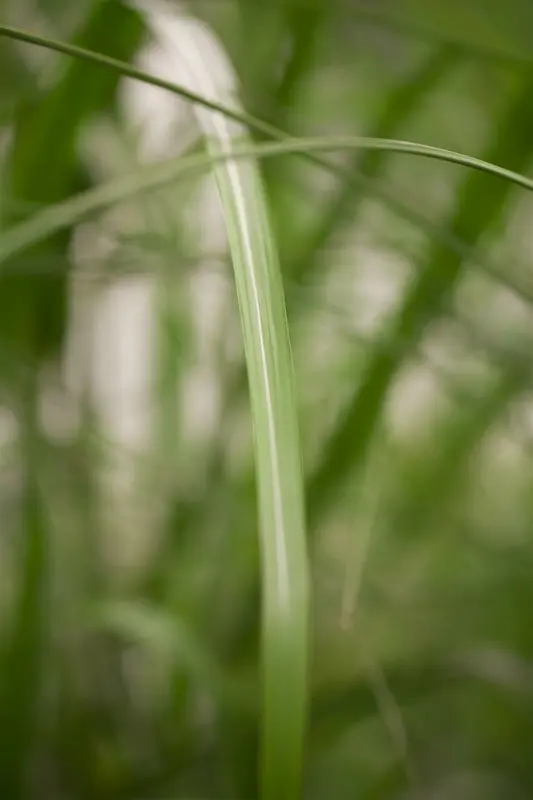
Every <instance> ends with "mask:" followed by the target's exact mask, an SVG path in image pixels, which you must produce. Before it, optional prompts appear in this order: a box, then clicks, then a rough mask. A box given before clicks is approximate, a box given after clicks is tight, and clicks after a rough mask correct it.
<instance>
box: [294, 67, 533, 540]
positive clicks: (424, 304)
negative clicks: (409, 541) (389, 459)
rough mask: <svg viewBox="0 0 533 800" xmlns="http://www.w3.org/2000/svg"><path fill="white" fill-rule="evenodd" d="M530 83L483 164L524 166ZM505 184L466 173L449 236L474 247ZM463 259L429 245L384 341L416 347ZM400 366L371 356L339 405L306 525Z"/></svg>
mask: <svg viewBox="0 0 533 800" xmlns="http://www.w3.org/2000/svg"><path fill="white" fill-rule="evenodd" d="M532 91H533V83H532V81H531V79H530V78H528V79H527V80H525V81H523V82H522V85H521V86H520V90H519V91H518V92H517V96H516V97H515V98H513V101H512V102H511V104H510V107H509V109H508V111H507V114H506V118H505V119H503V120H502V121H501V122H500V125H499V126H498V129H497V131H496V132H495V135H494V137H493V141H491V142H490V143H489V145H488V147H487V151H486V154H485V160H486V161H489V162H496V163H504V164H509V166H510V167H512V168H516V169H517V170H521V169H526V168H527V167H528V166H529V163H530V160H531V155H532V152H533V143H532V141H531V136H530V128H531V123H532V122H533V120H532V117H531V102H530V99H531V93H532ZM509 191H510V184H507V183H500V184H498V186H496V185H489V184H488V183H487V178H486V176H484V175H482V174H481V173H480V174H477V175H472V176H468V178H467V179H466V180H465V182H464V183H463V186H462V187H461V189H460V194H459V198H458V202H457V206H456V209H455V211H454V213H453V218H452V219H451V220H450V229H451V230H452V231H453V233H454V235H456V236H458V237H459V238H461V239H463V240H465V241H467V242H468V243H469V245H470V246H471V247H474V246H475V245H476V244H477V243H478V241H479V240H480V238H481V236H482V235H483V234H484V233H485V232H486V231H487V230H488V229H489V228H490V227H491V225H492V224H493V223H494V222H495V221H496V220H497V219H498V216H499V215H500V214H501V212H502V210H503V208H504V206H505V203H506V201H507V200H508V197H509ZM462 266H463V259H462V258H460V257H458V256H457V255H455V254H453V253H450V251H449V250H448V249H447V248H445V247H443V246H442V245H441V244H440V243H437V242H435V243H434V244H433V246H432V249H431V252H430V254H429V256H428V258H427V266H426V267H425V268H424V269H423V270H422V271H421V272H420V273H419V275H418V277H417V278H416V279H415V280H414V282H413V283H412V286H411V287H410V288H409V289H408V291H407V295H406V297H405V299H404V302H403V304H402V307H401V309H400V311H399V313H398V315H397V318H396V320H395V321H394V323H393V325H392V328H391V332H390V334H389V340H390V341H391V342H392V343H393V342H395V341H403V340H405V339H408V340H410V341H412V342H413V345H414V344H415V343H416V341H417V339H418V338H419V336H420V335H421V334H422V331H423V329H424V327H425V326H426V325H427V324H428V323H429V322H430V321H431V320H432V319H433V318H434V317H435V316H436V315H438V314H439V313H440V308H441V307H442V305H443V303H445V302H446V300H447V299H448V298H449V297H450V295H451V293H452V292H453V290H454V289H455V287H456V285H457V283H458V281H459V278H460V277H461V274H462ZM402 363H403V356H401V355H399V354H397V353H396V354H395V353H394V352H393V351H392V350H390V349H388V348H386V349H384V350H381V351H380V352H378V353H376V354H375V355H374V356H373V357H371V359H370V361H369V364H368V365H367V367H366V369H365V371H364V374H363V377H362V381H361V384H360V387H359V388H358V389H357V390H356V391H355V393H354V395H353V398H352V400H351V401H350V402H349V403H348V404H347V406H346V410H345V412H344V414H343V415H342V416H341V419H340V421H339V423H338V424H337V426H336V428H335V430H334V432H333V434H332V436H331V438H330V439H329V441H328V443H327V445H326V448H325V450H324V453H323V456H322V459H321V462H320V464H319V465H318V467H317V468H316V470H315V472H314V474H313V475H312V476H311V479H310V482H309V486H308V491H309V498H310V508H309V513H310V524H311V526H312V527H315V526H316V525H317V524H318V522H319V520H320V519H321V517H322V515H323V514H324V513H325V511H326V510H327V509H328V507H330V505H331V503H332V502H333V500H334V498H335V497H336V496H337V493H338V491H339V490H340V488H341V487H342V486H343V485H345V483H346V481H347V480H348V478H349V477H350V475H353V468H354V467H357V466H358V465H360V464H361V463H362V462H363V459H364V457H365V455H366V452H367V449H368V447H369V445H370V443H371V441H372V439H373V436H374V432H375V431H376V429H377V426H378V423H379V420H380V417H381V412H382V408H383V403H384V400H385V398H386V396H387V394H388V390H389V387H390V385H391V383H392V381H393V379H394V377H395V375H396V374H397V372H398V370H399V368H400V367H401V365H402Z"/></svg>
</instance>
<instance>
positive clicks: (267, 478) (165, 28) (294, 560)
mask: <svg viewBox="0 0 533 800" xmlns="http://www.w3.org/2000/svg"><path fill="white" fill-rule="evenodd" d="M141 8H143V6H141ZM146 8H147V11H146V18H147V23H148V26H149V27H150V28H151V29H152V31H153V34H154V38H155V40H156V41H157V42H158V44H159V45H160V46H161V47H162V48H163V50H165V49H166V50H167V52H168V53H169V54H171V55H172V56H173V57H174V58H177V59H179V60H178V63H179V64H180V66H181V68H182V71H183V73H184V74H185V75H187V76H188V79H189V81H190V83H191V84H192V86H193V87H194V88H195V89H198V90H200V91H201V93H202V94H203V95H205V96H207V97H214V98H215V99H217V100H218V98H219V97H220V96H222V97H224V94H226V91H227V90H225V89H224V88H221V85H220V83H219V81H218V80H217V77H216V76H214V75H213V74H212V72H210V71H209V68H208V66H207V62H208V60H209V57H211V58H212V57H213V51H215V53H216V55H217V60H218V62H219V63H218V69H220V70H224V72H225V73H226V79H227V77H228V75H229V76H232V70H231V67H230V65H229V64H227V63H224V62H225V54H224V53H223V51H222V50H221V48H220V46H219V45H218V43H217V42H216V40H215V39H214V38H213V37H211V36H210V35H209V34H208V33H207V31H206V30H202V29H200V28H198V27H196V28H195V27H191V26H190V25H188V26H184V29H183V30H182V28H181V27H180V26H181V25H182V23H181V22H180V21H179V18H176V17H174V16H173V15H171V14H167V13H165V9H164V7H161V8H159V7H157V6H155V5H154V4H152V3H151V4H150V6H146ZM148 8H149V9H150V11H148ZM154 10H155V12H156V13H155V14H153V16H152V12H153V11H154ZM185 37H188V38H187V39H186V38H185ZM212 69H213V67H212ZM198 123H199V125H200V127H201V128H202V131H203V133H204V135H205V137H206V144H207V148H208V150H209V151H210V152H211V153H212V154H213V155H218V154H220V153H222V154H224V155H226V156H229V157H230V158H229V159H227V160H226V161H223V162H219V163H216V164H215V165H214V167H213V169H214V174H215V178H216V182H217V187H218V192H219V196H220V199H221V202H222V208H223V213H224V218H225V223H226V228H227V233H228V239H229V245H230V252H231V256H232V260H233V266H234V276H235V283H236V288H237V298H238V304H239V309H240V314H241V324H242V331H243V337H244V347H245V354H246V363H247V368H248V375H249V386H250V397H251V407H252V419H253V426H254V441H255V458H256V470H257V483H258V493H259V516H260V520H259V522H260V539H261V552H262V589H263V608H262V612H263V620H262V633H263V642H262V647H263V658H262V685H263V709H262V723H261V728H262V742H261V785H262V788H261V794H262V797H263V798H264V800H274V799H275V800H291V798H293V799H294V800H296V798H297V797H299V796H300V791H301V773H302V759H303V742H304V731H305V724H306V705H307V661H308V575H307V554H306V542H305V539H306V536H305V519H304V505H305V504H304V496H303V476H302V465H301V456H300V446H299V434H298V423H297V413H296V402H295V397H294V376H293V369H292V358H291V352H290V344H289V334H288V325H287V320H286V316H285V305H284V297H283V285H282V280H281V274H280V269H279V265H278V263H277V254H276V249H275V243H274V241H273V237H272V233H271V231H270V223H269V220H268V212H267V208H266V202H265V199H264V195H263V189H262V185H261V180H260V177H259V172H258V170H257V167H256V165H255V164H254V163H253V162H250V163H248V164H239V163H238V162H236V161H235V160H232V159H231V153H232V150H233V148H234V147H235V144H236V143H237V142H238V141H239V139H242V138H244V139H246V136H247V134H246V130H244V129H243V128H242V127H240V126H239V128H236V126H235V125H230V124H229V123H228V121H227V119H226V118H224V117H220V115H218V114H217V115H214V114H212V113H210V112H206V111H205V110H203V109H202V110H201V111H199V112H198ZM289 698H290V699H289Z"/></svg>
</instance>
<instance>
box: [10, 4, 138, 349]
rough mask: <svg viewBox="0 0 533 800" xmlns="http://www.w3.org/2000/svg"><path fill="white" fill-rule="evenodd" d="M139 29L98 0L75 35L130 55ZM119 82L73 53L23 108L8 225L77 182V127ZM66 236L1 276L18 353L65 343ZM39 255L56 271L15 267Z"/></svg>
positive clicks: (122, 11)
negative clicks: (26, 271)
mask: <svg viewBox="0 0 533 800" xmlns="http://www.w3.org/2000/svg"><path fill="white" fill-rule="evenodd" d="M141 32H142V25H141V23H140V20H139V18H138V17H137V16H136V15H135V14H134V13H133V12H132V11H130V10H129V9H126V8H125V7H124V6H123V5H122V4H121V3H120V2H118V0H105V1H104V2H101V0H99V1H98V2H95V3H93V5H92V8H91V10H90V12H89V15H88V17H87V19H86V20H85V22H84V23H83V24H82V26H81V30H80V32H79V34H78V36H77V37H76V41H77V42H78V43H79V44H80V45H81V46H85V47H89V48H94V49H97V50H100V51H102V52H103V53H107V54H109V55H113V56H116V57H118V58H123V59H126V60H128V59H129V58H130V57H131V55H132V54H133V53H134V52H135V50H136V48H137V46H138V44H139V41H140V36H141ZM117 82H118V77H117V75H116V74H115V73H113V72H111V71H109V70H105V69H99V68H98V67H94V66H91V65H88V64H86V63H83V62H81V61H71V62H69V63H68V64H65V65H64V66H63V65H61V68H60V69H59V74H58V76H57V77H56V79H55V80H54V82H53V83H52V85H51V86H50V87H49V88H48V89H45V90H43V91H42V92H38V93H37V94H35V96H34V97H33V98H32V99H31V101H29V102H26V103H25V104H24V107H23V108H21V109H20V111H19V112H18V113H17V116H16V120H15V123H14V131H13V140H12V143H11V146H10V152H9V157H8V163H9V170H8V175H7V184H6V187H5V191H6V193H7V201H6V204H5V212H4V218H3V227H4V228H5V227H6V226H9V225H12V224H13V222H15V221H18V220H20V219H21V216H22V215H21V213H20V210H17V209H19V208H20V207H23V206H24V205H25V204H29V205H30V207H31V205H32V204H51V203H56V202H58V201H60V200H62V199H64V198H66V197H68V196H69V195H70V194H71V193H72V191H73V190H75V189H76V188H78V187H79V186H80V180H81V181H83V178H82V171H81V166H80V164H79V161H78V156H77V152H76V146H77V141H78V134H79V132H80V127H81V126H82V125H83V124H85V123H87V122H88V121H89V120H90V119H91V117H92V116H93V115H94V114H96V113H98V112H101V111H102V110H104V109H105V108H107V107H109V105H110V103H111V102H112V100H113V96H114V92H115V89H116V86H117ZM68 241H69V232H68V231H66V232H64V233H62V234H60V235H58V236H57V237H55V238H53V239H51V240H50V241H48V242H46V243H43V245H41V246H38V247H36V248H31V249H29V250H27V251H26V252H25V253H23V254H21V255H20V256H19V257H18V259H17V261H16V263H13V264H11V265H10V268H9V269H8V270H7V272H6V273H4V274H2V276H1V277H0V297H1V298H2V300H1V302H2V313H1V315H0V316H1V319H0V335H1V337H2V339H3V340H4V341H8V342H9V343H10V344H11V345H12V346H13V347H14V348H15V350H16V351H18V352H19V353H20V355H21V356H28V357H31V358H35V357H36V358H40V357H41V356H48V355H51V354H54V353H55V352H56V351H57V348H58V347H59V346H60V344H61V340H62V336H63V331H64V327H65V323H66V319H65V315H66V308H65V302H66V297H65V292H66V278H65V276H66V271H67V269H68V259H67V253H66V250H67V246H68ZM42 259H44V260H52V261H53V262H55V264H57V265H58V270H57V273H56V275H55V277H51V276H50V275H47V276H43V277H39V276H38V275H32V276H31V277H28V276H27V275H17V272H22V271H23V267H26V268H27V267H28V265H29V264H30V265H31V264H34V263H35V264H37V265H38V264H39V262H40V261H41V260H42ZM30 271H31V269H30ZM8 273H9V274H8Z"/></svg>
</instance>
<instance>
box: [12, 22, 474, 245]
mask: <svg viewBox="0 0 533 800" xmlns="http://www.w3.org/2000/svg"><path fill="white" fill-rule="evenodd" d="M0 36H7V37H10V38H13V39H17V40H19V41H23V42H28V43H30V44H34V45H36V46H38V47H45V48H49V49H51V50H56V51H57V52H60V53H64V54H65V55H68V56H71V57H74V58H80V59H83V60H85V61H91V62H93V63H94V64H99V65H101V66H104V67H107V68H109V69H113V70H115V71H117V72H119V73H120V74H122V75H123V76H125V77H129V78H132V79H134V80H138V81H141V82H143V83H146V84H149V85H151V86H156V87H158V88H160V89H164V90H166V91H169V92H172V93H173V94H176V95H178V96H180V97H183V98H184V99H185V100H189V101H190V102H191V103H195V104H198V105H199V106H201V107H203V108H207V109H211V110H212V111H217V112H219V113H220V114H223V115H225V116H227V117H228V119H232V120H234V121H236V122H240V123H242V124H244V125H246V126H247V127H248V128H249V129H250V130H252V131H255V132H257V133H260V134H264V135H265V136H267V137H268V138H270V139H273V140H275V141H284V140H285V139H286V138H287V134H286V132H284V131H281V130H278V129H277V128H276V127H274V126H273V125H270V124H269V123H268V122H265V121H263V120H261V119H258V118H257V117H254V116H253V115H252V114H249V113H247V112H245V111H241V110H234V109H233V108H231V107H229V106H227V105H224V104H221V103H218V102H217V101H214V100H210V99H207V98H204V97H202V96H201V95H199V94H198V93H197V92H193V91H191V90H190V89H187V88H185V87H184V86H180V85H178V84H175V83H173V82H172V81H167V80H164V79H161V78H157V77H156V76H154V75H150V74H148V73H146V72H143V71H142V70H139V69H136V68H135V67H132V66H131V65H129V64H126V63H124V62H123V61H120V60H118V59H116V58H112V57H109V56H106V55H103V54H101V53H97V52H94V51H91V50H87V49H86V48H83V47H79V46H77V45H72V44H68V43H65V42H58V41H55V40H52V39H49V38H46V37H43V36H38V35H36V34H32V33H28V32H26V31H22V30H20V29H18V28H13V27H10V26H8V25H0ZM300 155H301V157H302V158H305V159H306V161H308V163H310V164H313V165H314V166H315V167H318V168H319V169H322V170H325V171H326V172H329V173H330V174H332V175H337V176H338V177H340V178H342V179H344V178H345V171H344V168H343V167H339V166H337V165H336V164H333V163H331V162H330V161H328V160H327V159H324V158H322V157H321V156H319V155H317V154H316V153H313V152H308V151H302V152H301V153H300ZM352 182H353V186H354V188H356V189H357V190H358V191H360V192H367V193H368V194H369V195H371V196H374V197H377V198H378V199H379V200H380V201H381V202H382V203H383V204H384V205H385V206H386V207H387V208H389V210H390V211H392V212H394V213H395V214H397V215H398V216H399V217H401V218H402V219H405V220H406V221H407V222H409V223H410V224H412V225H414V226H416V227H418V228H420V229H421V230H423V231H424V232H425V233H427V234H428V235H430V236H431V237H432V238H433V239H434V240H435V241H436V242H439V243H440V244H441V245H442V246H443V247H445V248H447V249H448V250H449V251H450V252H451V253H454V254H455V255H456V256H459V257H461V258H462V259H465V258H475V253H472V251H471V248H469V246H468V243H467V242H465V241H464V240H462V239H461V238H460V237H458V236H457V235H455V234H454V233H453V232H449V231H447V230H443V229H442V228H441V227H440V226H439V225H435V224H433V223H432V222H431V221H430V220H428V219H426V217H424V216H423V215H422V214H419V213H418V212H416V211H414V210H413V209H410V208H408V207H407V206H406V205H405V204H404V203H403V202H401V201H400V200H398V199H396V198H395V197H393V196H392V195H390V194H389V193H388V192H387V191H386V190H385V189H383V188H381V187H380V186H378V185H377V184H376V182H375V181H372V180H370V179H367V178H365V177H364V176H362V175H359V176H357V177H355V176H352Z"/></svg>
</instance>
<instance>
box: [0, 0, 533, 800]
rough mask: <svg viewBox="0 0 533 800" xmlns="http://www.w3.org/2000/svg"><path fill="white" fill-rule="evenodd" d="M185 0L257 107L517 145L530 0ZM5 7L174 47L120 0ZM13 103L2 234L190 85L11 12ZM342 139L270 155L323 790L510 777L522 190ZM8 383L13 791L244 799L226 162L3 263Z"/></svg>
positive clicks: (520, 786) (243, 589) (139, 154)
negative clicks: (122, 72) (222, 189)
mask: <svg viewBox="0 0 533 800" xmlns="http://www.w3.org/2000/svg"><path fill="white" fill-rule="evenodd" d="M176 9H179V10H180V11H185V12H187V13H190V14H192V15H194V16H196V17H197V18H198V19H201V20H203V21H204V22H205V23H206V24H207V25H209V26H210V27H211V28H212V29H213V30H214V31H216V33H217V34H218V36H219V37H220V39H221V41H222V42H223V43H224V46H225V47H226V49H227V52H228V54H229V56H230V58H231V60H232V63H233V64H234V66H235V68H236V70H237V71H238V74H239V76H240V80H241V84H242V96H243V101H244V104H245V107H246V109H247V110H248V111H250V112H252V113H254V114H255V115H257V116H259V117H261V118H264V119H265V120H267V121H268V122H270V123H271V124H274V125H276V126H277V127H278V128H280V129H282V130H283V131H287V133H289V134H291V135H311V134H319V133H320V134H332V133H338V134H341V133H343V134H358V135H371V136H379V137H392V138H403V139H412V140H415V141H420V142H425V143H429V144H434V145H437V146H440V147H448V148H451V149H456V150H459V151H462V152H465V153H469V154H472V155H476V156H478V157H480V158H483V159H485V160H489V161H494V162H495V163H498V164H500V165H502V166H504V167H507V168H510V169H514V170H517V171H521V172H524V173H528V174H531V170H532V168H533V103H532V98H533V6H532V5H531V2H530V0H508V1H507V2H506V3H501V2H497V0H467V2H465V1H464V0H379V1H378V0H374V1H373V2H367V3H366V4H365V3H356V2H354V1H353V0H270V1H269V2H265V1H264V0H194V2H192V0H191V2H190V3H181V4H179V6H178V4H176ZM0 15H1V19H0V22H1V23H2V24H11V25H18V26H20V27H22V28H26V29H28V30H30V31H32V32H37V33H41V34H45V35H49V36H51V37H53V38H56V39H68V40H69V41H75V42H77V43H78V44H82V45H83V46H85V47H88V48H91V49H93V50H97V51H99V52H102V53H105V54H108V55H111V56H114V57H116V58H119V59H122V60H124V61H128V62H131V63H135V64H137V65H140V66H142V67H144V68H145V69H147V71H156V72H157V71H158V70H161V69H164V67H161V58H162V55H161V54H160V53H158V52H157V50H154V48H153V47H152V48H150V47H147V45H146V41H147V39H146V31H144V29H143V24H142V21H141V19H140V17H139V16H138V15H137V13H136V12H135V11H133V10H131V8H129V7H127V6H126V5H124V4H122V3H120V2H118V0H104V2H100V0H83V2H82V1H81V0H78V2H76V3H69V2H67V1H66V0H16V2H15V0H2V2H1V3H0ZM167 71H168V68H167ZM168 77H169V78H171V79H173V80H175V81H176V82H177V83H179V82H180V76H179V75H172V74H169V75H168ZM0 126H1V134H0V142H1V145H0V147H1V182H2V194H1V197H2V203H1V229H0V240H1V237H2V235H4V233H5V232H6V231H8V230H9V229H10V227H11V226H13V225H14V224H16V223H18V222H20V221H21V220H24V219H27V218H29V217H31V215H32V214H33V213H34V212H36V211H38V210H39V209H40V208H42V207H43V206H47V205H50V204H54V203H57V202H59V201H62V200H64V199H66V198H68V197H70V196H71V195H73V194H74V193H76V192H78V191H81V190H83V189H86V188H89V187H91V186H95V185H97V184H99V183H102V182H105V181H109V180H112V179H113V178H115V177H117V176H120V175H124V174H129V173H131V172H133V171H134V170H136V169H137V168H138V166H139V165H140V164H142V163H145V162H147V161H148V162H149V161H155V160H157V159H159V158H161V157H164V156H167V155H171V154H179V153H181V152H184V153H185V152H187V151H189V150H190V149H191V147H197V144H198V133H197V131H196V130H195V127H194V125H193V124H192V117H191V114H190V109H188V107H187V104H186V103H185V102H183V101H179V100H177V99H176V98H175V97H173V96H172V95H168V94H166V93H164V92H161V91H159V90H156V89H152V88H149V87H145V86H140V85H138V84H135V85H134V84H133V83H132V82H131V81H129V80H121V79H120V78H119V76H118V75H117V74H115V73H114V72H112V71H109V70H105V69H103V68H101V67H98V66H95V65H92V64H90V63H87V62H81V61H80V62H78V61H75V60H72V59H68V58H66V57H64V56H60V55H57V54H54V53H51V52H47V51H46V50H42V49H38V48H35V47H32V46H30V45H27V44H20V43H18V42H12V41H10V40H8V39H6V38H2V39H1V41H0ZM332 162H333V164H334V165H335V167H336V169H335V170H333V171H332V172H331V173H330V174H328V173H325V172H321V171H319V170H316V169H314V168H313V166H312V165H311V164H309V163H306V162H304V161H303V160H299V159H297V158H295V157H293V156H284V157H279V158H275V159H270V160H268V161H265V162H264V163H263V165H262V169H263V174H264V177H265V180H266V182H267V188H268V195H269V200H270V205H271V211H272V216H273V221H274V225H275V230H276V236H277V241H278V246H279V252H280V257H281V261H282V266H283V271H284V276H285V279H286V291H287V302H288V312H289V320H290V325H291V333H292V338H293V349H294V358H295V364H296V371H297V386H298V395H299V403H300V414H301V429H302V441H303V448H304V458H305V464H306V475H307V492H308V494H307V498H308V516H309V526H310V533H309V536H310V541H309V547H310V553H311V560H312V572H313V593H314V597H313V655H312V674H311V676H310V684H311V713H310V720H309V730H308V739H307V749H306V774H305V788H304V796H305V797H306V798H309V800H323V799H325V798H338V800H352V799H353V798H358V800H393V798H394V799H395V798H398V799H399V798H402V800H422V798H423V800H444V799H446V800H448V799H449V800H452V798H453V800H504V799H505V800H522V798H524V800H525V799H527V798H531V797H532V796H533V769H532V767H531V752H532V748H533V626H532V624H531V616H530V611H532V609H533V582H532V580H531V576H532V574H533V538H532V532H533V528H532V525H533V472H532V455H533V407H532V399H533V394H532V378H533V375H532V366H531V364H532V361H531V353H532V352H533V350H532V346H533V314H532V303H533V273H532V271H531V257H532V254H533V240H532V238H531V223H530V220H531V214H532V212H533V201H532V199H531V196H527V195H526V194H525V193H524V192H523V191H521V190H518V189H516V188H514V187H510V186H509V185H507V184H506V183H503V182H500V181H498V180H497V179H495V178H492V177H488V176H486V175H483V174H477V173H468V172H466V171H465V170H463V169H462V168H459V167H454V166H450V165H444V164H439V163H436V162H435V163H433V162H427V161H424V160H418V159H413V158H410V157H409V158H406V157H403V156H388V155H386V154H383V153H361V152H355V153H353V154H352V153H343V154H337V155H335V156H333V157H332ZM0 404H1V405H0V471H1V472H0V520H1V522H2V538H1V543H0V545H1V560H0V569H1V571H2V581H1V583H0V586H1V606H0V614H1V618H0V622H1V641H0V670H1V680H0V722H1V724H0V796H2V797H5V798H10V800H25V799H26V798H32V799H33V798H39V800H40V799H41V798H42V799H43V800H46V799H47V798H50V799H52V798H54V800H60V799H61V800H62V799H64V800H70V798H72V799H73V800H74V798H75V799H76V800H81V799H82V798H87V800H89V798H91V800H119V799H121V798H124V800H126V799H127V800H137V799H138V800H140V798H148V797H150V798H156V797H160V798H163V797H166V798H168V797H175V798H197V799H198V800H199V799H200V798H213V800H215V799H216V800H222V798H225V799H226V798H227V800H229V799H230V798H235V800H248V798H253V797H256V796H257V792H258V790H257V786H256V760H257V721H258V681H259V673H258V648H259V614H258V611H259V607H258V603H259V572H258V552H257V522H256V505H255V490H254V473H253V467H252V459H251V442H250V439H251V437H250V420H249V415H248V410H247V392H246V381H245V379H244V372H243V362H242V351H241V343H240V329H239V322H238V315H237V313H236V307H235V302H234V297H233V289H232V283H231V270H230V265H229V263H228V256H227V252H226V241H225V235H224V231H223V229H222V227H221V221H220V213H219V210H218V206H217V203H216V199H215V200H213V184H212V180H211V178H210V177H209V175H208V174H203V175H201V176H194V177H193V178H187V180H185V179H182V180H181V181H179V182H178V183H177V184H176V185H174V186H172V187H171V188H167V189H165V190H164V191H163V190H161V191H158V192H156V193H153V194H151V195H150V196H139V197H138V198H134V199H132V200H130V201H128V202H126V203H122V204H120V205H117V206H116V207H115V208H113V209H111V210H110V211H108V212H106V213H105V214H101V215H99V216H95V217H93V218H91V219H88V220H85V221H84V222H83V223H82V224H79V225H76V226H75V227H73V228H71V229H68V230H66V231H63V232H62V233H61V234H58V235H57V236H54V237H52V238H50V239H47V240H46V241H45V242H43V243H42V244H40V245H38V246H31V247H28V248H27V249H26V250H24V251H23V252H22V253H20V254H19V255H17V256H16V257H13V258H9V259H7V260H4V261H3V262H2V263H1V265H0ZM286 701H287V703H289V704H290V702H291V698H290V697H287V700H286Z"/></svg>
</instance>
